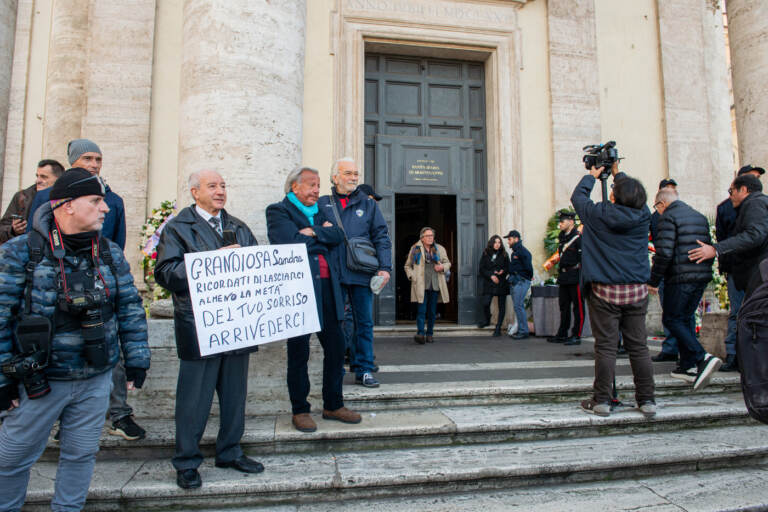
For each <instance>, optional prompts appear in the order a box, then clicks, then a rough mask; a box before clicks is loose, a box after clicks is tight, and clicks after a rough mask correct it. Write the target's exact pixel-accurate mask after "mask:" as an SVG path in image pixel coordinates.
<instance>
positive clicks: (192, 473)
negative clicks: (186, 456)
mask: <svg viewBox="0 0 768 512" xmlns="http://www.w3.org/2000/svg"><path fill="white" fill-rule="evenodd" d="M176 485H178V486H179V487H181V488H182V489H197V488H198V487H200V486H201V485H203V481H202V480H201V479H200V473H198V471H197V470H196V469H178V470H176Z"/></svg>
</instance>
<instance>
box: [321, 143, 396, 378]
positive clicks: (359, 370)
mask: <svg viewBox="0 0 768 512" xmlns="http://www.w3.org/2000/svg"><path fill="white" fill-rule="evenodd" d="M359 176H360V174H359V172H358V170H357V165H356V164H355V162H354V160H352V159H351V158H342V159H340V160H338V161H336V163H335V164H334V165H333V169H332V172H331V181H332V182H333V184H334V186H333V187H332V188H331V195H330V196H323V197H321V198H320V199H319V200H318V202H317V204H318V207H319V208H321V209H322V210H323V213H324V215H325V216H326V217H327V218H329V219H334V218H335V215H334V212H333V208H332V204H331V201H332V200H333V201H334V203H335V204H336V211H337V212H338V214H339V216H340V217H341V224H342V226H343V228H344V233H345V235H346V237H347V238H348V239H349V238H355V237H365V238H368V239H369V240H370V241H371V243H372V244H373V245H374V247H375V248H376V257H377V258H378V260H379V270H378V271H377V272H376V273H375V275H379V276H381V277H382V278H383V280H384V281H383V282H384V284H383V285H382V287H383V286H384V285H386V284H387V282H388V281H389V276H390V273H391V272H392V241H391V240H390V238H389V229H388V228H387V223H386V221H385V220H384V216H383V215H382V214H381V210H380V209H379V206H378V205H377V204H376V201H375V200H374V199H372V198H370V197H368V195H367V194H366V193H365V192H364V191H362V190H359V189H358V188H357V180H358V178H359ZM331 257H332V258H336V260H337V264H338V268H340V269H341V284H342V288H343V290H344V292H345V297H346V296H348V297H349V301H350V304H352V312H353V314H354V317H355V329H356V333H355V335H356V337H357V340H356V343H355V350H354V353H353V354H351V356H352V357H351V361H350V366H351V367H354V368H355V382H357V383H358V384H361V385H363V386H365V387H369V388H375V387H379V382H378V380H376V378H374V377H373V371H374V364H373V359H374V356H373V292H372V291H371V288H370V282H371V277H373V276H374V274H366V273H362V272H354V271H352V270H350V269H349V267H347V248H346V244H339V245H337V246H336V247H334V248H333V250H332V252H331Z"/></svg>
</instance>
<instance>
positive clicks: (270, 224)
mask: <svg viewBox="0 0 768 512" xmlns="http://www.w3.org/2000/svg"><path fill="white" fill-rule="evenodd" d="M285 193H286V196H285V198H284V199H283V200H282V201H281V202H279V203H275V204H272V205H269V207H267V236H268V237H269V242H270V243H272V244H295V243H301V244H305V245H306V246H307V252H308V253H309V265H310V269H311V272H312V281H313V284H314V289H315V300H316V302H317V311H318V314H319V315H320V322H321V325H322V330H321V331H320V332H318V333H317V336H318V338H319V339H320V343H321V344H322V346H323V353H324V357H323V418H324V419H329V420H337V421H341V422H344V423H360V420H361V417H360V414H358V413H356V412H353V411H350V410H349V409H347V408H346V407H344V397H343V395H342V391H341V386H342V380H343V378H344V335H343V333H342V330H341V321H342V320H343V319H344V301H343V300H342V294H341V286H340V284H339V277H340V269H339V268H338V263H337V261H336V260H335V259H332V258H329V256H328V255H329V254H330V250H331V248H332V247H334V246H336V245H339V244H340V243H342V242H343V241H344V234H343V232H342V231H341V229H340V228H339V227H338V226H334V225H333V223H332V222H331V221H330V220H329V219H328V218H326V216H325V214H324V213H323V212H322V211H319V209H318V207H317V199H318V197H319V195H320V178H319V176H318V172H317V170H315V169H312V168H310V167H299V168H296V169H294V170H293V171H292V172H291V173H290V174H289V175H288V178H287V179H286V181H285ZM309 337H310V334H305V335H302V336H297V337H294V338H291V339H289V340H288V343H287V345H286V346H287V350H288V379H287V380H288V393H289V395H290V397H291V408H292V410H293V426H294V427H295V428H296V429H297V430H299V431H301V432H314V431H315V430H317V425H316V424H315V422H314V420H313V419H312V417H311V416H310V415H309V411H310V405H309V402H307V395H308V394H309V376H308V374H307V361H308V360H309Z"/></svg>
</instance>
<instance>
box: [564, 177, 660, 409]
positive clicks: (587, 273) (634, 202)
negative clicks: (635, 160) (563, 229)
mask: <svg viewBox="0 0 768 512" xmlns="http://www.w3.org/2000/svg"><path fill="white" fill-rule="evenodd" d="M602 170H603V168H602V167H601V168H599V169H595V168H594V167H593V168H592V170H591V171H590V172H589V174H587V175H586V176H584V177H583V178H582V179H581V182H579V184H578V185H577V186H576V189H575V190H574V191H573V194H572V195H571V203H572V204H573V207H574V209H575V210H576V213H577V214H578V216H579V219H581V223H582V224H583V226H584V229H583V231H582V244H581V249H582V255H581V268H582V270H581V272H582V279H581V281H582V283H583V284H584V286H585V288H589V289H590V291H589V295H588V297H589V319H590V325H591V327H592V333H593V334H594V337H595V383H594V394H593V396H592V398H590V399H588V400H584V401H583V402H581V407H582V409H583V410H584V411H585V412H588V413H591V414H597V415H600V416H608V415H610V413H611V399H612V383H613V379H614V375H615V372H616V351H617V349H618V344H617V340H618V339H619V331H621V335H622V337H623V341H624V346H625V348H626V350H627V352H629V359H630V362H631V365H632V374H633V376H634V380H635V398H636V400H637V405H638V407H639V408H640V410H641V412H642V413H643V414H644V415H645V416H646V417H652V416H655V414H656V402H655V397H654V381H653V368H652V366H651V357H650V355H649V353H648V344H647V337H646V329H645V315H646V312H647V310H648V287H647V285H646V283H647V282H648V278H649V277H650V268H649V264H648V230H649V228H650V219H651V212H650V211H649V210H648V206H646V204H645V202H646V200H647V195H646V193H645V188H643V185H642V184H641V183H640V182H639V181H637V180H636V179H634V178H630V177H628V176H627V175H625V174H624V173H620V172H619V169H618V162H616V163H615V164H614V166H613V169H612V170H611V174H612V175H613V189H612V190H611V201H610V202H609V201H602V202H599V203H594V202H593V201H592V200H591V199H590V197H589V196H590V193H591V192H592V188H593V187H594V186H595V179H596V178H597V177H598V176H600V174H601V172H602Z"/></svg>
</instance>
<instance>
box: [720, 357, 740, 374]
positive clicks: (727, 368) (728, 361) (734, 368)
mask: <svg viewBox="0 0 768 512" xmlns="http://www.w3.org/2000/svg"><path fill="white" fill-rule="evenodd" d="M720 371H721V372H738V371H739V362H738V361H737V360H736V354H728V356H727V357H726V358H725V362H724V363H723V366H721V367H720Z"/></svg>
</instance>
